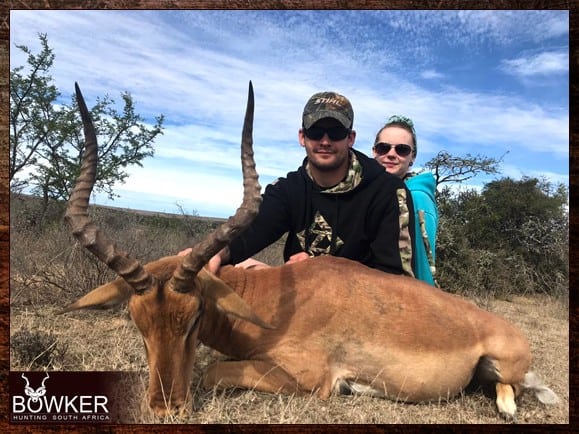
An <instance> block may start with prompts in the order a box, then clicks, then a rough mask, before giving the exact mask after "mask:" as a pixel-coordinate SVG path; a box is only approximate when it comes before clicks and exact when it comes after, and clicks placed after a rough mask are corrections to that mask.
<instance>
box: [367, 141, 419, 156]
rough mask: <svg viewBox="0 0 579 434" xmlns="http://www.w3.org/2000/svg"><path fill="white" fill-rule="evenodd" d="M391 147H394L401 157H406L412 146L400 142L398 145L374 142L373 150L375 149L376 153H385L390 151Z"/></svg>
mask: <svg viewBox="0 0 579 434" xmlns="http://www.w3.org/2000/svg"><path fill="white" fill-rule="evenodd" d="M391 148H394V150H395V151H396V153H397V154H398V155H400V156H401V157H406V156H408V155H410V153H411V152H412V146H410V145H405V144H402V143H401V144H400V145H391V144H390V143H376V144H375V145H374V151H376V153H377V154H378V155H386V154H387V153H388V152H390V149H391Z"/></svg>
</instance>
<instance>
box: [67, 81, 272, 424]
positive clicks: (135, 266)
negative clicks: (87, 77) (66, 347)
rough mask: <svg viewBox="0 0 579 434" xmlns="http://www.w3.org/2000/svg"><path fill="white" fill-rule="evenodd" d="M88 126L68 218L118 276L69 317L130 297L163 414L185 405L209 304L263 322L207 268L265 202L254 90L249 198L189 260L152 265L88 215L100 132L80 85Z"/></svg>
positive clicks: (152, 398)
mask: <svg viewBox="0 0 579 434" xmlns="http://www.w3.org/2000/svg"><path fill="white" fill-rule="evenodd" d="M76 95H77V101H78V105H79V109H80V113H81V117H82V121H83V125H84V134H85V141H86V143H85V150H84V154H83V161H82V167H81V171H80V175H79V177H78V179H77V181H76V185H75V188H74V190H73V192H72V195H71V197H70V199H69V202H68V208H67V211H66V215H65V220H66V221H67V222H68V224H69V226H70V228H71V230H72V233H73V234H74V236H75V237H76V238H77V239H78V240H79V241H80V243H81V244H82V245H83V246H84V247H85V248H86V249H88V250H89V251H90V252H91V253H93V254H94V255H95V256H97V257H98V258H99V259H100V260H101V261H103V262H104V263H105V264H107V265H108V266H109V268H111V269H112V270H113V271H114V272H115V273H117V275H118V276H119V278H118V279H116V280H115V281H113V282H111V283H108V284H105V285H103V286H101V287H99V288H96V289H94V290H93V291H91V292H90V293H88V294H86V295H85V296H84V297H82V298H81V299H79V300H78V301H76V302H75V303H73V304H71V305H70V306H68V307H67V308H66V309H64V310H63V311H62V312H68V311H72V310H77V309H83V308H88V307H97V306H98V307H109V306H113V305H115V304H118V303H121V302H123V301H126V300H129V311H130V314H131V317H132V319H133V321H134V322H135V324H136V325H137V327H138V329H139V330H140V332H141V333H142V335H143V340H144V343H145V349H146V352H147V360H148V364H149V390H148V395H149V404H150V406H151V407H152V409H153V410H154V411H155V412H156V413H158V414H164V413H165V412H167V411H168V410H179V409H182V408H183V404H184V403H185V401H186V399H187V395H188V390H189V384H190V382H191V376H192V372H193V363H194V360H195V349H196V347H197V344H198V333H199V328H200V324H201V322H202V319H203V312H204V309H205V307H206V305H207V304H209V303H212V304H214V305H215V306H217V307H218V308H219V309H221V310H223V311H225V312H227V313H230V314H233V315H236V316H238V317H240V318H243V319H246V320H248V321H251V322H254V323H255V324H258V325H260V326H262V327H268V326H267V324H265V323H263V322H262V321H261V320H260V319H259V318H258V317H257V316H256V315H255V314H254V313H253V312H252V311H251V308H249V307H248V306H247V304H246V303H245V302H243V300H242V299H241V298H240V297H238V296H237V295H236V294H235V293H234V292H233V291H232V290H231V289H230V288H229V287H227V285H225V283H223V282H222V281H220V280H219V279H218V278H216V277H215V276H213V275H212V274H211V273H209V272H207V271H206V270H204V269H203V266H204V265H205V264H206V263H207V262H208V261H209V259H210V258H211V257H212V256H213V255H215V254H216V253H217V252H219V250H221V249H222V248H223V247H225V246H226V245H227V244H228V243H229V242H230V241H231V239H233V238H234V237H235V236H236V235H237V234H238V233H240V232H241V231H243V230H244V229H245V228H246V227H247V226H248V225H249V224H250V223H251V221H252V219H253V218H254V217H255V215H256V214H257V210H258V208H259V204H260V201H261V195H260V189H261V188H260V185H259V183H258V177H257V172H256V170H255V162H254V160H253V150H252V128H253V88H252V85H251V82H250V83H249V95H248V101H247V109H246V114H245V122H244V125H243V133H242V140H241V160H242V170H243V180H244V181H243V184H244V195H243V202H242V204H241V206H240V207H239V208H238V209H237V211H236V213H235V215H234V216H232V217H230V218H229V220H228V221H227V222H225V223H224V224H223V225H221V226H220V227H219V228H217V229H216V230H215V231H214V232H213V233H211V234H210V235H209V236H208V237H207V238H205V239H204V240H203V241H201V242H200V243H199V244H197V245H195V246H194V247H193V249H192V251H191V252H190V253H189V255H187V256H185V257H177V256H171V257H166V258H161V259H159V260H157V261H154V262H151V263H149V264H147V265H145V266H143V265H141V264H140V263H139V261H137V260H136V259H133V258H131V257H129V256H128V255H127V253H125V252H124V251H122V250H120V249H119V248H117V246H115V244H114V243H113V242H112V241H110V240H109V239H108V238H107V237H106V236H105V235H104V234H103V233H102V232H101V231H100V230H99V228H98V227H97V226H96V225H95V224H94V223H93V221H92V220H91V218H90V217H89V215H88V203H89V198H90V193H91V191H92V188H93V186H94V183H95V179H96V171H97V151H98V147H97V140H96V134H95V131H94V127H93V124H92V121H91V119H90V115H89V112H88V109H87V107H86V104H85V102H84V99H83V96H82V94H81V92H80V89H79V87H78V85H76Z"/></svg>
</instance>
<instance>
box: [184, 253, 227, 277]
mask: <svg viewBox="0 0 579 434" xmlns="http://www.w3.org/2000/svg"><path fill="white" fill-rule="evenodd" d="M191 250H193V249H192V248H191V247H189V248H187V249H185V250H181V251H180V252H179V253H177V256H187V255H188V254H189V253H191ZM222 254H223V250H221V251H220V252H219V253H217V254H215V255H214V256H213V257H212V258H211V259H210V260H209V262H208V263H207V265H206V267H207V269H208V270H209V271H211V272H212V273H213V274H216V273H217V271H219V268H220V267H221V262H222V260H223V259H222V257H221V255H222Z"/></svg>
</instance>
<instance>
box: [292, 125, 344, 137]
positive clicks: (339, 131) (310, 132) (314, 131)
mask: <svg viewBox="0 0 579 434" xmlns="http://www.w3.org/2000/svg"><path fill="white" fill-rule="evenodd" d="M303 131H304V134H305V136H306V137H307V138H308V139H311V140H321V139H322V137H324V134H327V135H328V137H329V138H330V140H343V139H345V138H346V137H348V134H350V130H349V129H348V128H344V127H340V126H338V127H331V128H322V127H310V128H304V130H303Z"/></svg>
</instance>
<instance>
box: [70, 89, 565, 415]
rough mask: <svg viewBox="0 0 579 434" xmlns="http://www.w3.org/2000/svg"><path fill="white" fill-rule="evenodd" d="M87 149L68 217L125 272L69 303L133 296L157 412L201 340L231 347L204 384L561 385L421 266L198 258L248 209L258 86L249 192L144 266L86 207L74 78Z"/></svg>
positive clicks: (551, 398) (181, 402) (90, 134)
mask: <svg viewBox="0 0 579 434" xmlns="http://www.w3.org/2000/svg"><path fill="white" fill-rule="evenodd" d="M76 92H77V99H78V104H79V108H80V112H81V114H82V119H83V124H84V130H85V138H86V149H85V151H84V156H83V163H82V169H81V173H80V175H79V177H78V180H77V182H76V186H75V189H74V192H73V194H72V196H71V198H70V201H69V205H68V210H67V213H66V217H65V218H66V220H67V221H68V223H69V225H70V227H71V229H72V232H73V234H74V235H75V236H76V238H77V239H78V240H79V241H80V242H81V243H82V245H83V246H84V247H86V248H87V249H88V250H90V251H91V252H92V253H93V254H95V255H96V256H97V257H98V258H99V259H100V260H102V261H103V262H105V263H106V264H107V265H108V266H109V267H110V268H111V269H112V270H113V271H115V272H116V273H117V274H118V275H119V278H118V279H116V280H115V281H113V282H111V283H107V284H105V285H103V286H101V287H99V288H96V289H94V290H93V291H91V292H90V293H88V294H86V295H85V296H84V297H82V298H80V299H79V300H78V301H76V302H75V303H73V304H71V305H69V306H68V307H67V308H66V309H65V310H64V312H68V311H72V310H77V309H84V308H89V307H108V306H112V305H116V304H118V303H121V302H123V301H126V300H128V301H129V305H128V306H129V311H130V314H131V317H132V319H133V320H134V322H135V323H136V325H137V327H138V329H139V330H140V332H141V333H142V335H143V340H144V343H145V349H146V352H147V360H148V365H149V389H148V398H149V404H150V406H151V407H152V408H153V410H154V411H155V412H156V413H158V414H164V413H166V412H167V411H173V410H178V409H183V408H184V407H185V403H186V400H187V398H188V395H189V390H190V383H191V379H192V378H191V377H192V373H193V363H194V360H195V349H196V348H197V345H198V342H199V341H200V342H203V343H204V344H205V345H207V346H209V347H211V348H214V349H216V350H218V351H220V352H221V353H223V354H226V355H228V356H230V357H232V358H233V359H235V360H234V361H224V362H218V363H215V364H213V365H212V366H210V367H209V368H208V370H207V373H206V376H205V379H204V384H205V386H206V387H212V386H215V385H217V386H219V387H242V388H254V389H257V390H261V391H266V392H272V393H279V392H282V393H306V394H311V393H313V394H315V395H316V396H317V397H319V398H322V399H326V398H328V397H329V395H330V394H331V393H332V392H338V393H339V392H348V393H351V392H359V393H368V394H372V395H375V396H380V397H387V398H391V399H395V400H399V401H403V402H417V401H438V400H440V399H447V398H450V397H453V396H455V395H457V394H458V393H460V392H461V391H462V390H463V389H464V388H465V387H466V386H467V385H468V384H469V383H470V382H471V380H473V379H476V380H478V381H479V382H481V383H490V384H491V385H494V386H495V389H496V394H497V398H496V403H497V407H498V410H499V412H500V413H501V414H503V415H505V416H507V417H514V416H515V412H516V404H515V397H516V396H518V395H519V394H520V392H521V391H522V390H524V389H531V390H533V391H534V392H535V393H536V394H537V396H538V398H539V400H540V401H542V402H544V403H555V402H556V401H557V396H556V395H555V394H554V393H553V392H552V391H551V390H550V389H549V388H548V387H546V386H544V385H543V384H541V382H540V381H539V380H538V378H537V377H536V376H535V375H534V374H533V373H532V372H530V371H529V367H530V364H531V354H530V349H529V344H528V342H527V339H526V338H525V337H524V336H523V334H522V333H521V332H520V331H519V330H518V329H517V328H516V327H514V326H513V325H512V324H510V323H509V322H507V321H506V320H504V319H502V318H500V317H498V316H496V315H494V314H492V313H489V312H487V311H484V310H481V309H479V308H478V307H476V306H475V305H474V304H472V303H470V302H467V301H465V300H462V299H460V298H458V297H455V296H453V295H450V294H448V293H446V292H443V291H441V290H438V289H435V288H433V287H431V286H429V285H427V284H425V283H422V282H420V281H418V280H415V279H412V278H408V277H405V276H397V275H390V274H386V273H383V272H381V271H377V270H373V269H370V268H367V267H365V266H363V265H361V264H359V263H357V262H353V261H349V260H346V259H342V258H337V257H330V256H326V257H317V258H313V259H309V260H306V261H303V262H299V263H296V264H292V265H283V266H281V267H274V268H266V269H247V270H246V269H241V268H235V267H231V266H226V267H222V268H221V270H220V272H219V273H218V275H213V274H211V273H210V272H208V271H207V270H205V269H204V268H203V267H204V265H205V264H206V263H207V262H208V260H209V259H210V258H211V257H212V256H213V255H214V254H215V253H217V252H218V251H219V250H220V249H222V248H223V247H224V246H226V245H227V244H228V242H229V241H230V240H231V239H232V238H233V237H235V236H236V234H238V233H239V232H241V231H243V230H244V228H245V227H247V225H248V224H249V223H250V222H251V220H252V218H253V217H254V216H255V215H256V213H257V210H258V207H259V204H260V200H261V199H260V186H259V183H258V178H257V172H256V170H255V163H254V160H253V150H252V128H253V105H254V102H253V89H252V86H251V83H250V84H249V96H248V102H247V110H246V114H245V123H244V126H243V133H242V141H241V149H242V167H243V179H244V196H243V202H242V204H241V206H240V207H239V209H238V210H237V211H236V213H235V215H234V216H233V217H231V218H230V219H229V220H228V221H227V222H226V223H224V224H223V225H222V226H221V227H219V228H218V229H217V230H216V231H215V232H213V233H212V234H210V235H209V236H208V237H207V238H206V239H205V240H204V241H202V242H201V243H199V244H197V245H196V246H194V247H193V250H192V251H191V252H190V253H189V254H188V255H187V256H186V257H180V256H170V257H165V258H161V259H159V260H157V261H154V262H151V263H149V264H147V265H145V266H142V265H141V264H140V263H139V262H138V261H137V260H135V259H132V258H130V257H129V256H128V255H127V254H126V253H125V252H123V251H121V250H119V249H117V247H116V246H115V245H114V244H113V243H112V242H111V241H110V240H108V239H107V238H106V236H105V235H104V234H103V233H102V232H100V231H99V229H98V228H97V227H96V226H95V224H94V223H93V222H92V221H91V219H90V217H89V216H88V211H87V210H88V202H89V196H90V192H91V190H92V187H93V185H94V182H95V174H96V164H97V162H96V155H97V142H96V135H95V132H94V128H93V125H92V121H91V120H90V116H89V112H88V110H87V108H86V105H85V102H84V100H83V97H82V95H81V93H80V90H79V88H78V86H77V87H76Z"/></svg>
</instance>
